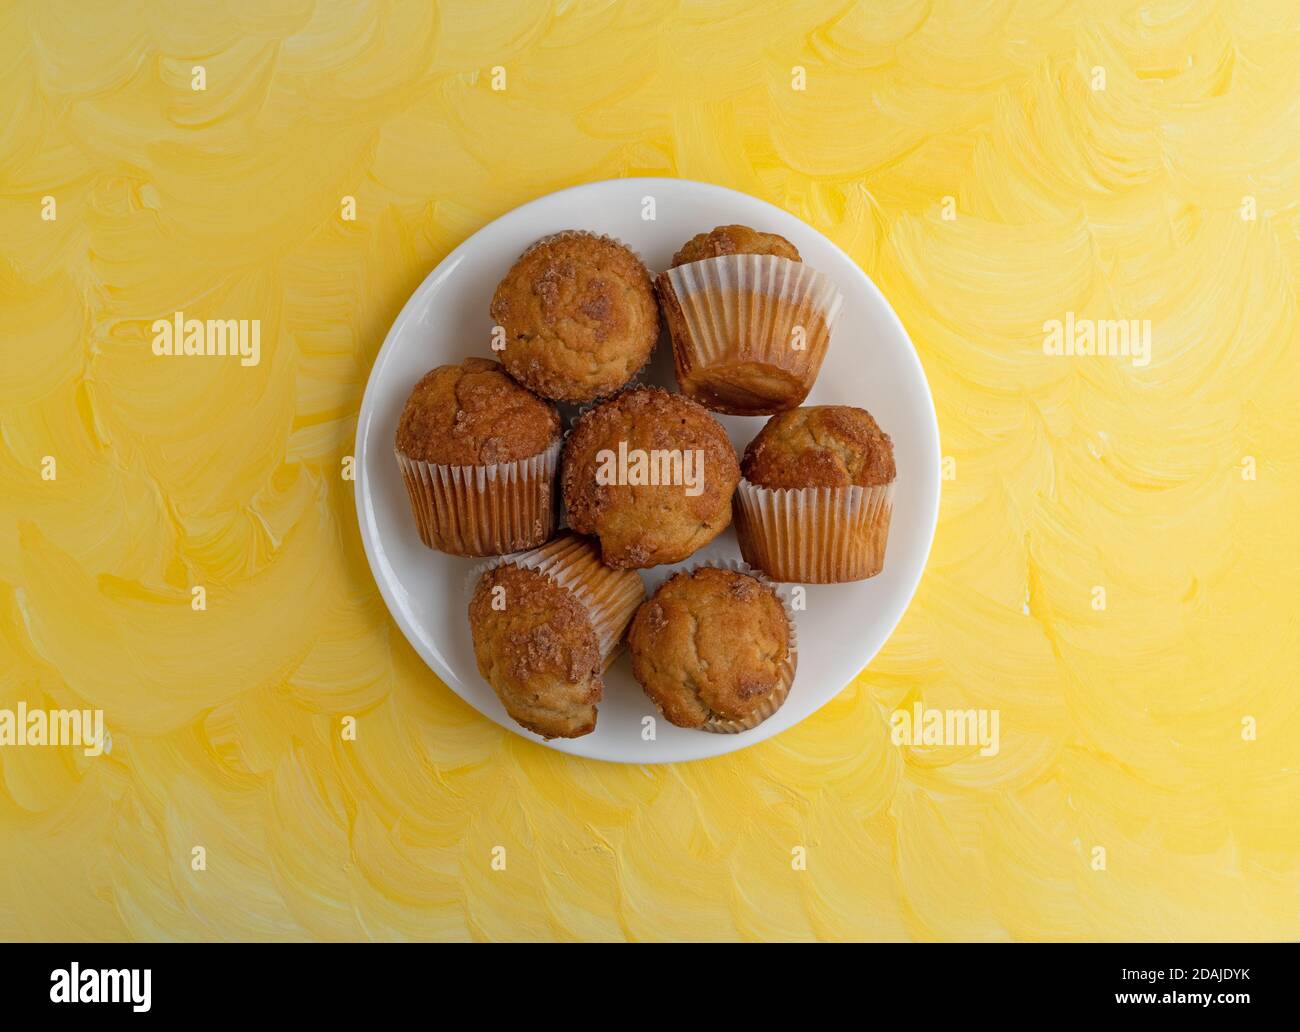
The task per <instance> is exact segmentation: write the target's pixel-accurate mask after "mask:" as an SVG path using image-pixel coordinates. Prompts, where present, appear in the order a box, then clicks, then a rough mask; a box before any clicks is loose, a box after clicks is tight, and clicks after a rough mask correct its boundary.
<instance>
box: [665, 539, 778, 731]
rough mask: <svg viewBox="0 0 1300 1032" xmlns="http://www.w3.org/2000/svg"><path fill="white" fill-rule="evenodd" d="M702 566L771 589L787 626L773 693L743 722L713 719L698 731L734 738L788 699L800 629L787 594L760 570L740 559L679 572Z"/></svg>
mask: <svg viewBox="0 0 1300 1032" xmlns="http://www.w3.org/2000/svg"><path fill="white" fill-rule="evenodd" d="M703 566H716V567H718V568H719V569H723V570H734V571H735V572H736V573H743V574H747V575H748V576H750V577H753V578H754V580H756V581H758V583H759V584H761V585H763V587H765V588H769V589H771V591H772V593H773V594H774V595H776V598H777V601H778V602H780V603H781V608H782V609H783V610H784V611H785V618H786V622H787V623H789V625H790V637H789V645H788V650H787V653H786V658H785V662H784V663H783V664H781V682H780V684H779V685H778V686H777V688H776V690H775V691H773V692H772V694H771V695H769V696H768V697H767V699H765V700H764V702H763V705H762V706H760V707H759V708H758V709H756V710H754V712H753V713H751V714H750V715H749V716H747V717H745V718H744V719H743V720H727V719H725V718H723V717H714V718H713V719H712V720H708V721H706V722H705V723H703V724H701V725H700V730H701V731H711V732H712V733H713V734H718V735H734V734H739V733H740V732H741V731H749V730H752V729H753V728H756V727H758V725H759V724H761V723H763V721H765V720H766V719H767V718H768V717H770V716H771V715H772V714H773V713H775V712H776V711H777V710H779V709H780V708H781V707H782V706H783V705H785V700H786V699H787V698H789V696H790V688H791V686H792V685H793V684H794V674H795V669H796V668H797V667H798V665H799V628H798V626H796V624H795V620H794V608H793V607H792V606H791V605H790V599H789V595H788V593H787V592H786V590H785V589H783V588H782V587H781V586H780V585H779V584H776V583H775V582H773V580H772V579H771V578H770V577H768V576H766V575H765V574H764V573H763V571H762V570H758V569H755V568H754V567H753V566H750V565H749V564H748V563H742V562H741V561H740V560H739V559H706V560H703V561H701V562H698V563H692V564H691V565H689V566H685V567H683V568H682V570H681V571H678V572H686V573H693V572H694V571H696V570H698V569H700V568H701V567H703Z"/></svg>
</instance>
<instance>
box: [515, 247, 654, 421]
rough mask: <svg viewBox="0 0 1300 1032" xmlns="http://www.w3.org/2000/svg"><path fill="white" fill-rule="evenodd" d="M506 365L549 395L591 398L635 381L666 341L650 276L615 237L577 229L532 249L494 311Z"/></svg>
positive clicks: (564, 398)
mask: <svg viewBox="0 0 1300 1032" xmlns="http://www.w3.org/2000/svg"><path fill="white" fill-rule="evenodd" d="M490 312H491V316H492V319H493V321H494V322H496V323H497V324H498V325H500V326H501V327H502V328H503V329H504V330H505V337H506V340H505V349H504V350H503V351H502V352H501V356H500V357H501V361H502V362H503V363H504V364H505V367H506V369H507V370H508V371H509V373H510V375H511V376H513V377H514V378H515V379H516V380H518V381H519V382H520V383H522V384H523V385H524V386H525V387H528V388H529V389H531V390H534V391H536V392H537V393H538V394H540V395H542V397H544V398H552V399H554V400H556V401H573V402H582V401H592V400H594V399H595V398H599V397H602V396H604V395H606V394H610V393H612V392H614V391H616V390H618V388H620V387H622V386H623V385H624V384H625V383H627V381H628V380H630V379H631V378H632V377H633V376H634V375H635V374H636V372H637V370H639V369H640V368H641V367H642V366H643V365H645V363H646V361H647V359H649V357H650V352H651V350H652V349H653V348H654V345H655V341H656V340H657V339H658V337H659V307H658V305H657V304H656V303H655V297H654V291H653V290H652V288H651V283H650V275H649V273H647V272H646V269H645V266H643V265H642V264H641V260H640V259H639V258H637V256H636V255H635V254H633V253H632V252H631V251H629V250H628V249H627V248H626V247H624V246H623V245H622V244H620V243H619V242H618V241H616V240H611V239H609V238H608V237H602V236H596V235H595V234H592V233H582V232H577V231H570V232H565V233H557V234H556V235H554V236H550V237H545V238H543V239H541V240H539V241H537V243H535V244H533V246H532V247H530V248H528V250H526V251H525V252H524V253H523V254H522V255H520V257H519V260H518V261H516V262H515V264H514V266H513V267H512V268H511V269H510V271H509V272H508V273H506V277H505V279H503V280H502V281H501V283H500V285H499V286H498V287H497V289H496V293H495V294H493V296H492V305H491V308H490Z"/></svg>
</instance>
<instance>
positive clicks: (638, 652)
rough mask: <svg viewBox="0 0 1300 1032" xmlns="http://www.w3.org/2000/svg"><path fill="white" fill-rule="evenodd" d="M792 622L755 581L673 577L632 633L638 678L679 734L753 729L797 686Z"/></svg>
mask: <svg viewBox="0 0 1300 1032" xmlns="http://www.w3.org/2000/svg"><path fill="white" fill-rule="evenodd" d="M792 644H793V643H792V635H791V627H790V620H789V617H788V616H787V614H786V611H785V609H784V607H783V606H782V605H781V602H780V600H779V599H778V598H777V595H776V593H775V592H774V591H773V590H772V589H771V588H770V587H769V586H767V585H766V584H763V583H762V582H760V581H759V580H757V579H756V578H754V577H751V576H749V575H748V574H745V573H740V572H737V571H734V570H725V569H719V568H717V567H712V566H703V567H700V568H699V569H696V570H694V571H692V572H682V573H677V574H674V575H673V576H672V577H670V578H669V579H668V580H666V581H665V582H664V583H663V584H662V585H661V586H660V588H659V590H658V591H656V592H655V593H654V595H653V597H651V598H650V599H649V601H647V602H644V603H642V604H641V608H640V609H638V610H637V614H636V617H635V618H634V619H633V621H632V626H631V629H630V630H629V631H628V650H629V652H630V653H631V656H632V672H633V674H634V675H635V676H636V679H637V680H638V681H639V682H640V683H641V687H642V688H644V689H645V692H646V694H647V695H648V696H650V698H651V699H652V700H654V702H655V704H656V705H657V706H658V707H659V708H660V709H661V710H662V711H663V714H664V716H665V717H666V718H667V719H668V720H669V721H671V722H672V723H674V724H676V725H677V726H678V727H689V728H699V729H701V730H704V731H715V732H735V731H744V730H748V729H749V728H751V727H755V726H757V725H758V724H760V723H762V721H764V720H766V719H767V718H768V717H770V716H771V715H772V714H773V713H775V712H776V711H777V709H779V708H780V706H781V704H782V703H783V702H784V701H785V698H786V696H787V695H788V694H789V690H790V685H791V683H792V682H793V680H794V652H793V648H792Z"/></svg>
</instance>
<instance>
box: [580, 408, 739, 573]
mask: <svg viewBox="0 0 1300 1032" xmlns="http://www.w3.org/2000/svg"><path fill="white" fill-rule="evenodd" d="M563 467H564V473H563V481H562V483H563V493H564V504H565V506H566V507H567V508H568V513H569V525H570V526H571V527H573V529H574V530H576V531H578V532H579V533H581V534H594V535H595V536H596V537H598V538H599V539H600V545H601V556H602V559H603V561H604V562H605V564H606V565H608V566H616V567H624V568H634V569H640V568H644V567H647V566H657V565H659V564H660V563H675V562H680V561H681V560H683V559H685V558H686V557H687V556H689V555H691V553H693V552H694V551H695V550H696V549H698V548H700V547H702V546H703V545H706V544H708V543H709V542H710V541H712V540H713V538H715V537H716V536H717V535H718V534H719V533H721V532H722V531H723V530H725V529H726V528H727V526H728V524H730V522H731V496H732V493H733V492H734V491H735V489H736V484H737V483H739V480H740V469H739V466H738V465H737V463H736V452H735V449H734V448H732V446H731V441H730V440H729V439H728V437H727V433H726V431H725V430H723V429H722V426H721V424H719V423H718V421H717V420H716V419H714V418H713V417H712V416H711V415H709V413H708V411H707V410H706V409H705V408H703V407H702V406H701V405H697V404H696V403H695V402H693V401H691V400H690V399H688V398H684V397H682V396H681V395H680V394H669V393H668V392H667V391H665V390H663V389H662V388H659V387H640V388H635V389H633V390H630V391H625V392H623V393H622V394H620V395H618V396H617V397H615V398H612V399H610V400H609V401H606V402H604V403H603V404H601V405H598V406H596V407H595V408H594V409H592V410H591V411H589V412H587V413H585V414H584V415H583V416H582V418H581V419H579V420H578V422H577V423H576V424H575V425H574V427H573V429H572V430H571V431H570V433H569V437H568V439H567V440H566V441H565V444H564V455H563Z"/></svg>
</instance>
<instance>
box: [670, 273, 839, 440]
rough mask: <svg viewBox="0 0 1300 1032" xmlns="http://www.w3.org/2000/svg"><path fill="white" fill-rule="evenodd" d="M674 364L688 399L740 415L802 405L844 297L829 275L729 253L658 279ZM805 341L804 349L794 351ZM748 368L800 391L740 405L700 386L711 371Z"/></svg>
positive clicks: (767, 412)
mask: <svg viewBox="0 0 1300 1032" xmlns="http://www.w3.org/2000/svg"><path fill="white" fill-rule="evenodd" d="M658 283H659V287H660V293H661V294H662V295H667V296H665V297H664V306H663V307H664V314H665V320H666V321H667V323H668V329H669V333H670V334H671V336H672V341H673V362H674V364H675V366H676V370H677V379H678V383H679V384H680V385H681V388H682V390H683V392H684V393H686V394H687V395H689V396H691V397H692V398H694V399H695V400H696V401H698V402H700V403H701V404H702V405H704V406H705V407H707V408H711V409H714V410H715V411H722V412H732V414H735V415H763V414H772V413H774V412H777V411H782V410H784V409H788V408H794V407H796V406H797V405H799V403H800V402H802V401H803V399H804V397H806V396H807V393H808V391H809V390H810V389H811V388H812V385H813V381H815V380H816V379H817V372H818V370H820V369H821V364H822V360H823V359H824V358H825V357H826V350H827V348H828V347H829V346H830V339H831V332H832V330H833V329H834V326H835V323H836V321H837V320H838V318H839V314H840V311H841V310H842V308H843V306H844V296H843V294H841V293H840V290H839V288H838V287H836V286H835V284H834V282H832V280H831V279H830V277H828V276H826V275H824V274H822V273H820V272H818V271H817V270H816V269H813V268H810V267H809V266H808V265H806V264H804V263H803V262H796V261H791V260H790V259H788V258H780V257H778V256H776V255H770V254H762V255H760V254H731V255H722V256H719V257H717V258H706V259H704V260H702V261H698V262H688V263H687V264H685V265H679V266H677V267H676V268H672V269H669V270H667V271H666V272H664V273H661V274H660V276H659V278H658ZM799 343H801V344H802V346H801V347H800V346H796V345H797V344H799ZM743 364H754V365H757V366H767V367H769V368H770V370H775V371H779V372H780V373H782V374H784V375H785V377H786V378H788V379H789V380H790V381H792V382H793V383H795V384H798V385H802V393H797V388H794V389H795V390H796V393H797V396H795V395H791V396H789V397H785V398H783V399H781V400H780V401H779V402H778V401H776V400H771V399H769V401H768V403H766V404H765V403H763V399H761V398H754V399H752V400H747V401H746V402H745V403H744V404H743V405H737V404H736V403H733V402H728V401H726V400H722V399H720V398H719V397H718V396H716V395H715V394H713V393H712V392H711V391H709V390H707V389H702V388H701V387H700V383H701V380H702V379H703V380H707V378H708V377H707V374H708V373H709V371H710V370H721V369H722V368H723V367H734V366H738V365H743Z"/></svg>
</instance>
